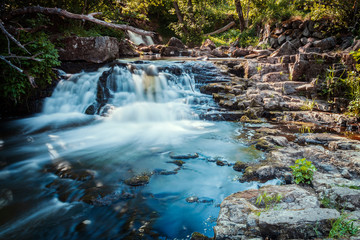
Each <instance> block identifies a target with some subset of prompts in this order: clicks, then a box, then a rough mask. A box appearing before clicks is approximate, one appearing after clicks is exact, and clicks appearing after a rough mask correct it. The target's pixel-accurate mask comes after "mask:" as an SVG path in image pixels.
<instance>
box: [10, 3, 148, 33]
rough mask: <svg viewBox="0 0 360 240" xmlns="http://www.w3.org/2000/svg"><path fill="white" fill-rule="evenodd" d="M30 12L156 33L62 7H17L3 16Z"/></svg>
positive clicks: (133, 30) (121, 28)
mask: <svg viewBox="0 0 360 240" xmlns="http://www.w3.org/2000/svg"><path fill="white" fill-rule="evenodd" d="M29 13H42V14H46V15H58V16H62V17H66V18H71V19H80V20H85V21H89V22H93V23H96V24H99V25H102V26H105V27H109V28H114V29H120V30H124V31H126V30H128V31H132V32H134V33H137V34H140V35H145V36H153V35H154V34H155V33H154V32H150V31H145V30H142V29H139V28H135V27H132V26H129V25H125V24H115V23H108V22H105V21H102V20H100V19H97V18H94V16H95V15H100V14H101V13H99V12H97V13H90V14H88V15H83V14H75V13H71V12H68V11H66V10H63V9H60V8H46V7H40V6H36V7H26V8H20V9H16V10H14V11H12V12H10V14H9V15H7V16H5V17H4V18H3V20H4V21H8V20H10V19H12V18H14V17H16V16H19V15H24V14H29Z"/></svg>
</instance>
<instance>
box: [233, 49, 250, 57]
mask: <svg viewBox="0 0 360 240" xmlns="http://www.w3.org/2000/svg"><path fill="white" fill-rule="evenodd" d="M249 54H250V51H249V50H247V49H243V48H238V49H236V50H235V51H233V52H232V53H231V57H244V56H246V55H249Z"/></svg>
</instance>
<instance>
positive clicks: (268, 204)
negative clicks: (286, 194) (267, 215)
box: [255, 192, 282, 211]
mask: <svg viewBox="0 0 360 240" xmlns="http://www.w3.org/2000/svg"><path fill="white" fill-rule="evenodd" d="M281 200H282V195H281V194H275V195H274V196H270V195H268V194H267V192H263V193H262V194H260V195H259V196H258V197H257V198H256V202H255V204H257V205H258V206H260V205H261V204H263V205H264V206H265V211H268V210H269V209H270V208H272V207H274V206H275V205H276V204H277V203H279V202H281Z"/></svg>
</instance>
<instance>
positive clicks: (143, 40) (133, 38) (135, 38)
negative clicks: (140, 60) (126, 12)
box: [127, 31, 154, 45]
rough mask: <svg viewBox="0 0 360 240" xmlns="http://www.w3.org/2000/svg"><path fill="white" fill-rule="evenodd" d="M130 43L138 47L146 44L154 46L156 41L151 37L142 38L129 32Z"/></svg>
mask: <svg viewBox="0 0 360 240" xmlns="http://www.w3.org/2000/svg"><path fill="white" fill-rule="evenodd" d="M127 33H128V36H129V38H130V41H132V42H133V43H134V44H136V45H140V44H145V45H153V44H154V41H153V39H152V38H151V37H150V36H141V35H139V34H137V33H134V32H132V31H127Z"/></svg>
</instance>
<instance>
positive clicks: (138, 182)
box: [124, 175, 150, 187]
mask: <svg viewBox="0 0 360 240" xmlns="http://www.w3.org/2000/svg"><path fill="white" fill-rule="evenodd" d="M149 181H150V177H149V176H148V175H140V176H134V177H132V178H130V179H127V180H125V181H124V183H125V184H126V185H129V186H132V187H138V186H143V185H146V184H148V183H149Z"/></svg>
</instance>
